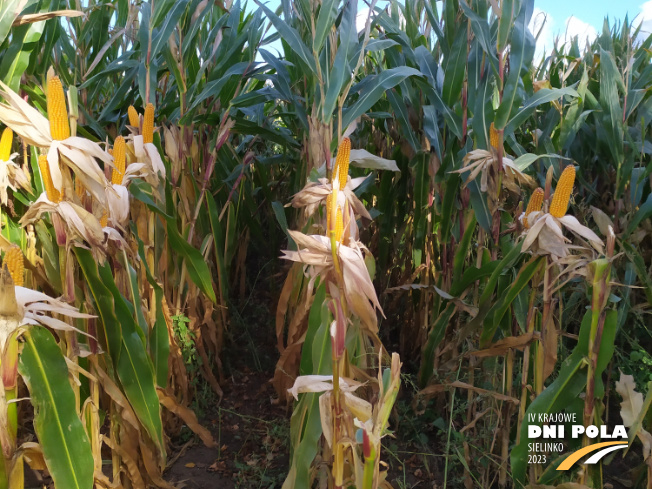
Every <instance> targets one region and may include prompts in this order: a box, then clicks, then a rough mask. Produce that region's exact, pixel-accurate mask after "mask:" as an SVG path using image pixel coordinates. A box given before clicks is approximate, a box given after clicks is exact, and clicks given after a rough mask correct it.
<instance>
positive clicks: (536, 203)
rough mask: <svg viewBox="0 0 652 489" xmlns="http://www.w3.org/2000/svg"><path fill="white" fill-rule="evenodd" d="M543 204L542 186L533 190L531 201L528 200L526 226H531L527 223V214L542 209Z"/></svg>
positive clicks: (524, 223)
mask: <svg viewBox="0 0 652 489" xmlns="http://www.w3.org/2000/svg"><path fill="white" fill-rule="evenodd" d="M542 205H543V189H542V188H541V187H537V189H536V190H535V191H534V192H532V196H531V197H530V202H528V204H527V209H526V210H525V218H524V219H523V225H524V226H525V227H526V228H529V227H530V226H529V225H528V223H527V216H528V215H529V214H530V212H539V211H540V210H541V206H542Z"/></svg>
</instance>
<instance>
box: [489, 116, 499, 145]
mask: <svg viewBox="0 0 652 489" xmlns="http://www.w3.org/2000/svg"><path fill="white" fill-rule="evenodd" d="M489 142H490V143H491V147H492V148H493V149H495V150H497V149H498V145H499V144H500V137H499V135H498V131H497V130H496V127H495V126H494V123H493V122H492V123H491V127H490V128H489Z"/></svg>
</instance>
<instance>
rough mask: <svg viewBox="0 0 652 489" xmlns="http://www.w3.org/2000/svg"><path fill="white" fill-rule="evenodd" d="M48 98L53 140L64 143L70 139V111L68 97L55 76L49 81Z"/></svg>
mask: <svg viewBox="0 0 652 489" xmlns="http://www.w3.org/2000/svg"><path fill="white" fill-rule="evenodd" d="M46 98H47V106H48V120H49V121H50V133H51V134H52V139H54V140H55V141H63V140H64V139H67V138H69V137H70V122H69V121H68V110H67V109H66V97H65V95H64V93H63V86H62V85H61V80H59V77H58V76H53V77H52V78H50V79H49V80H48V93H47V97H46Z"/></svg>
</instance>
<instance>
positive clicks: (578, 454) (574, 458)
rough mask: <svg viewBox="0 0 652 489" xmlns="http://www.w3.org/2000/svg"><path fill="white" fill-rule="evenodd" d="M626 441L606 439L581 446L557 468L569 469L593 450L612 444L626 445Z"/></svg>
mask: <svg viewBox="0 0 652 489" xmlns="http://www.w3.org/2000/svg"><path fill="white" fill-rule="evenodd" d="M626 444H627V442H626V441H605V442H602V443H596V444H594V445H589V446H588V447H584V448H580V449H579V450H577V451H576V452H573V453H571V454H570V455H569V456H568V457H566V459H565V460H564V461H563V462H562V463H561V464H559V467H557V470H568V469H570V468H571V467H572V466H573V464H574V463H575V462H577V461H578V460H579V459H581V458H582V457H584V456H585V455H588V454H589V453H591V452H595V451H596V450H599V449H600V448H604V447H610V446H612V445H626Z"/></svg>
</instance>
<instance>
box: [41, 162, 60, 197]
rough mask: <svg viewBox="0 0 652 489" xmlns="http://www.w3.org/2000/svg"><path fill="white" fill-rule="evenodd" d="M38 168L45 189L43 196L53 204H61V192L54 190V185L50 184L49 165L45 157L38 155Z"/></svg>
mask: <svg viewBox="0 0 652 489" xmlns="http://www.w3.org/2000/svg"><path fill="white" fill-rule="evenodd" d="M38 166H39V168H40V169H41V177H42V178H43V186H44V187H45V194H46V195H47V196H48V200H49V201H50V202H52V203H54V204H58V203H59V202H61V192H59V190H57V189H56V188H54V183H52V175H51V174H50V164H49V163H48V157H47V156H45V155H40V156H39V157H38Z"/></svg>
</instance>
